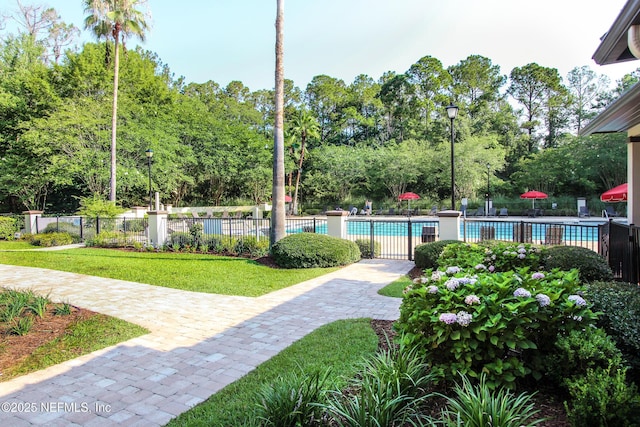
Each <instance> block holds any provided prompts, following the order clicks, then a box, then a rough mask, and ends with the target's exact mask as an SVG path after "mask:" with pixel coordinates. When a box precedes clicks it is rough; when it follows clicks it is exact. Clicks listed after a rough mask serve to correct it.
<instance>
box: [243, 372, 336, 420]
mask: <svg viewBox="0 0 640 427" xmlns="http://www.w3.org/2000/svg"><path fill="white" fill-rule="evenodd" d="M328 378H329V371H328V370H325V371H324V372H320V371H314V372H311V373H309V374H306V373H304V372H300V373H299V374H298V373H294V374H292V375H290V376H287V377H283V376H280V377H278V378H277V379H276V380H275V381H273V382H272V383H271V384H268V385H264V386H263V387H262V388H261V389H260V391H259V392H258V401H259V403H257V404H256V406H257V409H256V417H257V418H258V419H259V420H260V421H262V423H261V425H263V426H272V427H288V426H310V425H315V423H318V422H319V421H320V419H321V416H322V408H321V407H320V406H319V405H318V404H319V403H321V402H322V401H323V394H324V393H323V392H324V390H325V388H326V386H327V380H328Z"/></svg>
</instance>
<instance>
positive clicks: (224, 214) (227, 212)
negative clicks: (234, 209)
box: [222, 211, 231, 219]
mask: <svg viewBox="0 0 640 427" xmlns="http://www.w3.org/2000/svg"><path fill="white" fill-rule="evenodd" d="M222 218H223V219H229V218H231V217H230V216H229V211H223V212H222Z"/></svg>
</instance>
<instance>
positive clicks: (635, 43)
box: [627, 25, 640, 58]
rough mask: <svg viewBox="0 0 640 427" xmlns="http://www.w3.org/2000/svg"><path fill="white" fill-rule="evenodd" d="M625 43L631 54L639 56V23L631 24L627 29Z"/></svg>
mask: <svg viewBox="0 0 640 427" xmlns="http://www.w3.org/2000/svg"><path fill="white" fill-rule="evenodd" d="M627 44H628V45H629V50H630V51H631V54H632V55H633V56H635V57H636V58H640V25H632V26H631V27H629V31H627Z"/></svg>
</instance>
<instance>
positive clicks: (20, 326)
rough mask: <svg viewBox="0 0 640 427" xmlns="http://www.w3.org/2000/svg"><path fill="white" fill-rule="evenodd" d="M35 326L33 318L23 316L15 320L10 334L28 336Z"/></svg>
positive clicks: (10, 328)
mask: <svg viewBox="0 0 640 427" xmlns="http://www.w3.org/2000/svg"><path fill="white" fill-rule="evenodd" d="M32 326H33V316H22V317H19V318H15V319H13V321H12V322H11V326H10V327H9V333H10V334H13V335H21V336H23V335H27V334H28V333H29V331H30V330H31V327H32Z"/></svg>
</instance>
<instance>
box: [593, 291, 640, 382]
mask: <svg viewBox="0 0 640 427" xmlns="http://www.w3.org/2000/svg"><path fill="white" fill-rule="evenodd" d="M586 294H587V296H588V297H589V300H590V301H592V302H593V309H594V310H596V311H599V312H601V314H600V316H599V318H598V326H600V327H601V328H603V329H604V330H605V331H606V332H607V334H609V335H610V336H611V338H612V339H613V340H614V341H615V342H616V346H617V347H618V348H619V349H620V351H621V352H622V355H623V357H624V358H625V359H626V361H627V362H628V363H629V365H630V367H631V370H630V371H629V377H630V378H631V379H632V380H633V381H634V382H635V383H636V384H638V385H640V287H638V286H637V285H634V284H632V283H624V282H592V283H589V284H588V285H587V286H586Z"/></svg>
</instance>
